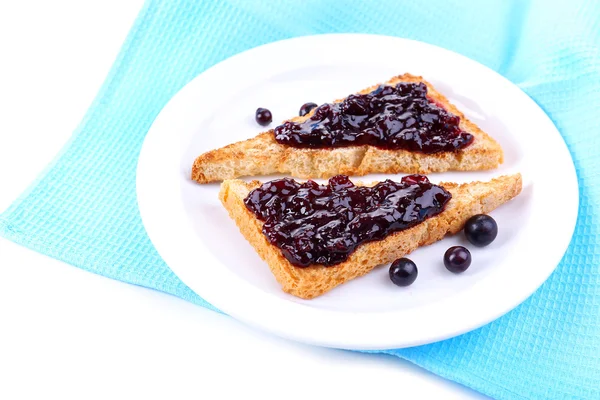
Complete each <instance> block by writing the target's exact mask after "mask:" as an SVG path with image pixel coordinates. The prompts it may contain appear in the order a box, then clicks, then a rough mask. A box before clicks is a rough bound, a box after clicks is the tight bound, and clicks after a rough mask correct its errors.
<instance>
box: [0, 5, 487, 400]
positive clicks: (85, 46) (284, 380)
mask: <svg viewBox="0 0 600 400" xmlns="http://www.w3.org/2000/svg"><path fill="white" fill-rule="evenodd" d="M141 4H142V1H140V0H136V1H129V2H123V1H119V0H103V1H99V0H95V1H86V2H76V1H65V0H60V1H56V2H52V4H50V2H44V1H30V2H1V3H0V47H1V48H2V51H3V57H2V61H0V88H1V90H0V109H2V110H9V112H3V113H1V114H0V181H1V182H2V190H0V209H3V208H5V207H6V206H7V205H8V204H9V203H10V201H11V200H12V199H14V197H15V196H17V195H18V194H19V193H20V192H21V191H22V190H23V189H24V188H25V187H26V186H27V185H28V183H29V182H30V181H31V180H32V179H34V178H35V176H36V175H37V174H38V173H39V172H40V171H41V170H42V169H43V168H44V167H45V165H46V164H47V163H48V162H49V161H50V160H51V159H52V158H53V156H54V154H55V153H56V152H57V151H58V150H59V149H60V147H61V146H62V144H63V143H64V142H65V141H66V140H67V139H68V137H69V135H70V133H71V132H72V130H73V129H74V128H75V126H76V125H77V124H78V123H79V121H80V119H81V117H82V115H83V113H84V112H85V110H86V109H87V107H88V105H89V103H90V102H91V100H92V98H93V97H94V95H95V94H96V91H97V90H98V88H99V87H100V85H101V83H102V81H103V80H104V77H105V75H106V73H107V71H108V69H109V68H110V66H111V64H112V61H113V59H114V57H115V56H116V54H117V52H118V49H119V47H120V45H121V43H122V41H123V39H124V37H125V35H126V33H127V31H128V30H129V27H130V25H131V23H132V21H133V19H134V18H135V16H136V14H137V12H138V9H139V7H140V6H141ZM33 10H35V12H33ZM0 321H1V322H0V398H1V399H11V400H12V399H31V398H36V399H41V398H54V397H58V398H61V399H108V398H110V399H137V398H160V399H166V398H169V399H176V398H195V399H219V398H226V397H227V396H231V397H233V398H246V396H247V395H248V394H251V393H260V394H261V395H262V396H263V397H262V398H265V399H275V398H277V399H281V398H282V397H285V398H291V399H293V398H301V397H302V398H304V399H312V398H321V397H323V398H324V397H326V396H327V397H330V398H346V399H352V398H363V399H365V398H381V399H386V398H397V397H399V396H401V397H406V398H411V399H432V398H436V399H483V398H484V397H483V396H481V395H479V394H477V393H475V392H473V391H471V390H469V389H466V388H464V387H462V386H460V385H457V384H454V383H452V382H449V381H446V380H444V379H441V378H439V377H437V376H435V375H432V374H429V373H427V372H425V371H423V370H422V369H420V368H418V367H415V366H413V365H412V364H410V363H408V362H405V361H402V360H399V359H396V358H393V357H387V356H373V355H363V354H358V353H350V352H344V351H337V350H327V349H322V348H317V347H311V346H304V345H298V344H295V343H292V342H289V341H286V340H281V339H276V338H273V337H271V336H268V335H263V334H260V333H258V332H256V331H254V330H252V329H248V328H246V327H244V326H243V325H242V324H240V323H238V322H236V321H234V320H233V319H231V318H229V317H225V316H222V315H219V314H216V313H214V312H211V311H208V310H205V309H202V308H200V307H196V306H194V305H192V304H189V303H187V302H184V301H182V300H179V299H176V298H174V297H171V296H167V295H164V294H161V293H158V292H155V291H151V290H147V289H143V288H139V287H135V286H131V285H127V284H124V283H121V282H117V281H113V280H110V279H107V278H103V277H99V276H97V275H94V274H91V273H88V272H85V271H82V270H79V269H77V268H75V267H72V266H70V265H67V264H64V263H62V262H59V261H56V260H52V259H49V258H47V257H45V256H42V255H39V254H37V253H34V252H32V251H29V250H26V249H24V248H22V247H19V246H17V245H15V244H13V243H11V242H8V241H5V240H3V239H0ZM298 377H301V378H300V379H302V380H300V379H299V378H298ZM304 379H308V380H309V382H310V385H306V384H303V383H302V384H299V382H304ZM315 393H318V394H319V396H318V397H317V396H315Z"/></svg>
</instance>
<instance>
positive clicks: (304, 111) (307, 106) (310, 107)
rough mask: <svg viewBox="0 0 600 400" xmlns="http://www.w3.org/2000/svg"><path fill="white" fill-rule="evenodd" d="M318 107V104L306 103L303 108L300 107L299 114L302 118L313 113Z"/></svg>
mask: <svg viewBox="0 0 600 400" xmlns="http://www.w3.org/2000/svg"><path fill="white" fill-rule="evenodd" d="M316 107H317V104H316V103H304V104H302V107H300V111H299V112H298V115H300V116H301V117H304V116H305V115H306V114H308V113H309V112H311V111H312V110H313V108H316Z"/></svg>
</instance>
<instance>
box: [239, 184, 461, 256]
mask: <svg viewBox="0 0 600 400" xmlns="http://www.w3.org/2000/svg"><path fill="white" fill-rule="evenodd" d="M451 197H452V195H451V194H450V193H449V192H447V191H446V190H445V189H444V188H443V187H441V186H437V185H434V184H432V183H430V182H429V180H428V179H427V177H425V176H423V175H408V176H405V177H403V178H402V180H401V181H400V182H394V181H391V180H389V179H388V180H385V181H383V182H380V183H378V184H376V185H375V186H373V187H364V186H355V185H354V184H353V183H352V182H351V181H350V180H349V179H348V177H347V176H345V175H338V176H334V177H333V178H331V179H330V180H329V182H328V184H326V185H319V184H318V183H316V182H314V181H312V180H309V181H307V182H305V183H299V182H296V181H295V180H293V179H290V178H284V179H277V180H273V181H270V182H266V183H264V184H263V185H262V186H260V187H259V188H257V189H254V190H252V191H251V192H250V193H249V194H248V196H247V197H246V198H245V199H244V203H245V204H246V207H247V208H248V209H249V210H250V211H251V212H252V213H254V214H255V215H256V217H257V218H258V219H260V220H262V221H264V224H263V228H262V231H263V234H264V235H265V236H266V237H267V240H268V241H269V242H270V243H271V244H273V245H274V246H277V247H278V248H279V249H280V250H281V252H282V254H283V255H284V256H285V258H286V259H288V260H289V261H290V263H292V264H293V265H295V266H297V267H307V266H309V265H312V264H322V265H325V266H332V265H336V264H339V263H341V262H343V261H345V260H346V259H347V258H348V257H349V256H350V254H352V253H353V252H354V250H355V249H356V248H357V247H358V246H359V245H361V244H363V243H366V242H371V241H375V240H381V239H383V238H385V237H386V236H388V235H389V234H391V233H393V232H398V231H401V230H404V229H407V228H410V227H412V226H415V225H417V224H418V223H420V222H422V221H424V220H425V219H427V218H429V217H432V216H434V215H437V214H439V213H441V212H442V211H443V210H444V207H445V206H446V204H447V203H448V201H449V200H450V199H451Z"/></svg>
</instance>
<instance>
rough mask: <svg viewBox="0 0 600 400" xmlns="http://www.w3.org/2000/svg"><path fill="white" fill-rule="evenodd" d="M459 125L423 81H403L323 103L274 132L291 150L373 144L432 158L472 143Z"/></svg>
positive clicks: (457, 118) (278, 139)
mask: <svg viewBox="0 0 600 400" xmlns="http://www.w3.org/2000/svg"><path fill="white" fill-rule="evenodd" d="M459 123H460V118H459V117H458V116H456V115H454V114H451V113H449V112H448V111H446V110H445V109H444V108H442V107H440V106H438V105H437V104H435V103H434V102H433V101H431V100H430V99H429V98H428V97H427V86H426V85H425V84H424V83H422V82H419V83H407V82H401V83H398V84H397V85H396V86H390V85H382V86H379V88H377V89H376V90H374V91H373V92H371V93H368V94H354V95H350V96H348V97H347V98H346V99H345V100H344V101H342V102H341V103H333V104H328V103H327V104H323V105H321V106H319V107H318V108H317V109H316V110H315V112H314V114H313V115H312V116H311V117H310V118H308V119H307V120H306V121H304V122H302V123H298V122H292V121H287V122H285V123H284V124H283V125H280V126H278V127H276V128H275V130H274V132H275V140H276V141H277V142H279V143H281V144H284V145H288V146H292V147H300V148H306V147H309V148H331V147H346V146H357V145H372V146H377V147H380V148H383V149H391V150H398V149H404V150H410V151H418V152H422V153H427V154H433V153H438V152H442V151H457V150H459V149H462V148H464V147H466V146H468V145H470V144H471V143H472V142H473V139H474V138H473V135H471V134H470V133H467V132H464V131H462V130H461V129H460V126H459Z"/></svg>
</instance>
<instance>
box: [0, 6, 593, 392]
mask: <svg viewBox="0 0 600 400" xmlns="http://www.w3.org/2000/svg"><path fill="white" fill-rule="evenodd" d="M599 21H600V3H599V2H594V1H588V2H585V1H575V0H571V1H569V2H564V3H563V4H560V3H558V2H552V1H543V0H540V1H531V2H528V1H444V0H428V1H426V2H422V1H416V0H415V1H402V2H401V1H393V0H390V1H384V0H379V1H377V2H362V1H326V0H318V1H317V0H303V1H301V2H300V1H299V2H286V1H275V0H274V1H264V2H260V3H258V2H252V1H248V2H246V1H242V0H237V1H236V0H229V1H224V2H212V1H201V2H196V1H185V0H172V1H158V0H157V1H149V2H148V3H146V5H145V6H144V8H143V10H142V12H141V14H140V15H139V17H138V18H137V20H136V22H135V25H134V26H133V28H132V30H131V33H130V34H129V36H128V38H127V40H126V42H125V44H124V46H123V49H122V51H121V53H120V55H119V57H118V59H117V60H116V62H115V65H114V67H113V68H112V70H111V72H110V75H109V77H108V78H107V80H106V83H105V84H104V86H103V88H102V90H101V91H100V93H99V94H98V96H97V98H96V100H95V101H94V103H93V105H92V106H91V108H90V109H89V111H88V113H87V115H86V116H85V118H84V119H83V121H82V123H81V125H80V126H79V128H78V129H77V131H76V132H75V134H74V135H73V137H72V139H71V141H70V142H69V144H68V145H67V146H66V147H65V148H64V150H63V151H62V152H61V154H60V155H59V156H58V157H57V158H56V160H55V161H54V162H53V163H52V164H51V165H50V166H49V167H48V169H47V170H46V171H45V172H44V174H43V175H42V176H41V177H40V178H39V179H38V180H37V182H35V184H33V185H32V187H31V188H30V189H29V190H28V191H27V192H26V193H24V194H23V195H22V196H21V197H20V198H19V199H18V200H17V201H16V202H15V203H14V204H13V205H12V206H11V207H10V208H9V209H8V210H6V211H5V212H4V213H3V214H2V215H1V216H0V233H2V235H3V236H5V237H7V238H9V239H11V240H13V241H15V242H17V243H21V244H23V245H25V246H28V247H30V248H32V249H34V250H37V251H39V252H41V253H44V254H48V255H50V256H52V257H55V258H58V259H61V260H64V261H66V262H68V263H71V264H73V265H76V266H78V267H80V268H84V269H86V270H89V271H92V272H95V273H97V274H101V275H105V276H108V277H111V278H115V279H119V280H122V281H125V282H130V283H133V284H137V285H142V286H146V287H150V288H154V289H157V290H160V291H164V292H167V293H171V294H174V295H176V296H180V297H182V298H184V299H187V300H189V301H192V302H195V303H197V304H200V305H203V306H207V307H211V306H210V305H208V304H207V303H206V302H204V301H203V300H202V299H200V298H199V297H198V296H196V295H195V294H194V293H193V292H192V291H191V290H190V289H189V288H187V287H186V286H185V285H184V284H183V283H182V282H181V281H180V280H179V279H177V277H176V276H175V275H174V274H173V273H172V272H171V271H170V270H169V269H168V267H167V266H166V265H165V263H164V262H163V261H162V259H161V258H160V257H159V256H158V254H157V252H156V250H155V249H154V248H153V247H152V245H151V243H150V240H149V239H148V237H147V235H146V233H145V231H144V228H143V226H142V223H141V219H140V215H139V212H138V209H137V205H136V193H135V173H136V162H137V156H138V153H139V151H140V148H141V145H142V142H143V140H144V136H145V134H146V132H147V131H148V129H149V127H150V125H151V124H152V121H153V120H154V118H155V117H156V115H157V114H158V113H159V112H160V110H161V109H162V107H163V106H164V105H165V104H166V103H167V102H168V101H169V99H170V98H171V97H172V96H173V95H174V94H175V93H176V92H177V91H178V90H179V89H180V88H182V87H183V86H184V85H185V84H186V83H187V82H189V81H190V80H191V79H192V78H194V77H195V76H196V75H198V74H199V73H201V72H202V71H204V70H205V69H206V68H208V67H210V66H212V65H214V64H215V63H217V62H219V61H221V60H223V59H225V58H227V57H229V56H232V55H234V54H236V53H238V52H240V51H242V50H246V49H249V48H252V47H255V46H257V45H260V44H264V43H267V42H271V41H275V40H279V39H285V38H290V37H294V36H301V35H307V34H315V33H326V32H364V33H379V34H386V35H396V36H401V37H407V38H412V39H417V40H421V41H425V42H429V43H433V44H436V45H439V46H442V47H445V48H448V49H451V50H454V51H457V52H459V53H462V54H464V55H466V56H468V57H470V58H473V59H475V60H477V61H479V62H481V63H483V64H485V65H487V66H489V67H491V68H492V69H494V70H496V71H498V72H499V73H501V74H503V75H504V76H506V77H507V78H508V79H510V80H511V81H512V82H514V83H516V84H517V85H519V86H520V87H521V88H522V89H523V90H524V91H525V92H526V93H527V94H529V95H530V96H531V97H532V98H533V99H535V100H536V101H537V102H538V104H540V105H541V107H543V109H544V110H545V111H546V112H547V113H548V114H549V115H550V117H551V118H552V120H553V121H554V122H555V123H556V125H557V126H558V128H559V130H560V132H561V134H562V135H563V136H564V139H565V141H566V143H567V145H568V147H569V149H570V151H571V154H572V155H573V158H574V160H575V165H576V168H577V172H578V179H579V185H580V196H581V204H580V209H579V218H578V223H577V228H576V231H575V235H574V238H573V240H572V243H571V245H570V247H569V249H568V251H567V253H566V255H565V256H564V258H563V260H562V262H561V264H560V266H559V267H558V269H557V270H556V271H555V273H554V274H553V275H552V276H551V277H550V279H549V280H548V281H547V282H546V283H545V284H544V285H543V286H542V287H541V288H540V289H539V290H538V291H537V292H536V293H535V294H534V295H533V296H532V297H531V298H529V299H528V300H527V301H526V302H525V303H523V304H522V305H521V306H519V307H518V308H516V309H515V310H514V311H512V312H510V313H509V314H507V315H506V316H504V317H502V318H500V319H498V320H496V321H495V322H493V323H491V324H489V325H487V326H485V327H483V328H481V329H478V330H476V331H474V332H471V333H468V334H465V335H462V336H459V337H456V338H454V339H450V340H446V341H442V342H439V343H435V344H431V345H427V346H420V347H414V348H410V349H403V350H390V351H389V353H391V354H394V355H396V356H399V357H403V358H406V359H408V360H411V361H412V362H414V363H416V364H418V365H421V366H423V367H425V368H427V369H429V370H431V371H433V372H435V373H437V374H439V375H441V376H444V377H446V378H449V379H452V380H455V381H457V382H460V383H462V384H464V385H467V386H470V387H472V388H474V389H476V390H478V391H481V392H483V393H485V394H487V395H489V396H492V397H495V398H499V399H551V398H552V399H565V398H569V399H571V398H573V399H575V398H577V399H600V278H599V269H600V235H599V233H600V224H599V221H598V219H599V218H600V215H599V209H600V162H599V160H600V155H599V154H597V153H598V152H599V151H600V139H599V137H600V132H599V130H600V124H599V122H598V121H599V118H600V106H599V104H600V75H599V73H600V24H599ZM406 56H407V57H410V54H407V55H406ZM548 201H552V199H548ZM532 267H533V266H532ZM515 279H518V277H515ZM507 290H510V288H507Z"/></svg>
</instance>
